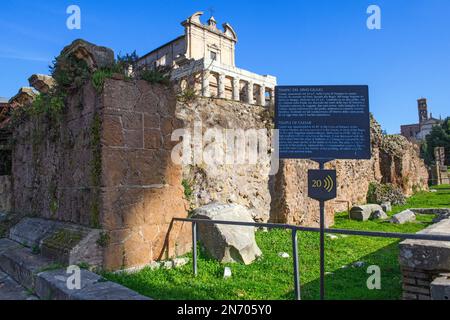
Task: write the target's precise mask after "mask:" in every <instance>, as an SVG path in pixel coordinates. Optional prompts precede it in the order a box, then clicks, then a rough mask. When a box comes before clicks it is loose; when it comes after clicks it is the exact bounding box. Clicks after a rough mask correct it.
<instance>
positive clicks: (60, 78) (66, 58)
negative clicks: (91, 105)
mask: <svg viewBox="0 0 450 320" xmlns="http://www.w3.org/2000/svg"><path fill="white" fill-rule="evenodd" d="M50 72H51V75H52V77H53V79H55V82H56V90H57V91H58V92H64V93H65V94H67V93H68V92H69V91H75V90H77V89H79V88H81V87H82V86H83V85H84V84H86V82H87V81H88V80H89V79H90V78H91V72H90V70H89V66H88V65H87V63H86V61H84V60H79V59H77V58H75V57H73V56H71V55H61V56H59V57H58V58H57V59H55V61H54V64H53V66H51V67H50Z"/></svg>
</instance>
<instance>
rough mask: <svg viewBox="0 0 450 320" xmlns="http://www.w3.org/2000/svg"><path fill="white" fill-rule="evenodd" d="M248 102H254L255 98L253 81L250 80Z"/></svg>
mask: <svg viewBox="0 0 450 320" xmlns="http://www.w3.org/2000/svg"><path fill="white" fill-rule="evenodd" d="M247 99H248V100H247V102H248V103H249V104H253V99H254V96H253V81H249V82H248V84H247Z"/></svg>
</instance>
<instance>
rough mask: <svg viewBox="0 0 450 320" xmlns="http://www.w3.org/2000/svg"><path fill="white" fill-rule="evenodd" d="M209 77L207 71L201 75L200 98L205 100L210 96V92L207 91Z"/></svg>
mask: <svg viewBox="0 0 450 320" xmlns="http://www.w3.org/2000/svg"><path fill="white" fill-rule="evenodd" d="M209 76H210V72H209V70H205V71H203V75H202V96H204V97H207V98H208V97H210V96H211V92H210V90H209Z"/></svg>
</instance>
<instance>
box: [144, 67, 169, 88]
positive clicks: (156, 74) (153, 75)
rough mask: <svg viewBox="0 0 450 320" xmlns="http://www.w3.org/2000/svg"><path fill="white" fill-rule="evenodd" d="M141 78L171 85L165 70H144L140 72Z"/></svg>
mask: <svg viewBox="0 0 450 320" xmlns="http://www.w3.org/2000/svg"><path fill="white" fill-rule="evenodd" d="M140 77H141V79H143V80H145V81H147V82H149V83H152V84H154V83H160V84H163V85H169V84H170V80H169V78H168V77H166V76H165V75H164V73H163V72H161V71H158V70H144V71H142V72H141V73H140Z"/></svg>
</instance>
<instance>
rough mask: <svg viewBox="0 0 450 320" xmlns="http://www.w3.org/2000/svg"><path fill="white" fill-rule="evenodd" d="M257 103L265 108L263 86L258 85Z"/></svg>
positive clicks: (264, 87) (264, 90)
mask: <svg viewBox="0 0 450 320" xmlns="http://www.w3.org/2000/svg"><path fill="white" fill-rule="evenodd" d="M258 103H259V104H260V105H261V106H263V107H265V106H266V86H265V85H263V84H262V85H260V86H259V99H258Z"/></svg>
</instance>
